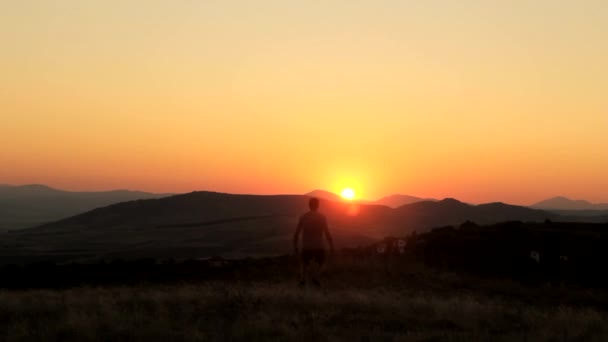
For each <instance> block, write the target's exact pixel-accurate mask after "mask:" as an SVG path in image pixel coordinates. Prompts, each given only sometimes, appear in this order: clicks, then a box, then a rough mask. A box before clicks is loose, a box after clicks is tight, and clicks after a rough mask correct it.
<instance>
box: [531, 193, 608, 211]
mask: <svg viewBox="0 0 608 342" xmlns="http://www.w3.org/2000/svg"><path fill="white" fill-rule="evenodd" d="M530 208H534V209H542V210H608V203H591V202H589V201H585V200H572V199H569V198H566V197H562V196H558V197H553V198H549V199H546V200H544V201H540V202H538V203H536V204H533V205H531V206H530Z"/></svg>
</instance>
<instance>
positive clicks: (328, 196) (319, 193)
mask: <svg viewBox="0 0 608 342" xmlns="http://www.w3.org/2000/svg"><path fill="white" fill-rule="evenodd" d="M305 196H308V197H316V198H319V199H324V200H328V201H334V202H341V201H344V199H343V198H342V196H340V195H337V194H334V193H333V192H329V191H325V190H313V191H311V192H309V193H307V194H305Z"/></svg>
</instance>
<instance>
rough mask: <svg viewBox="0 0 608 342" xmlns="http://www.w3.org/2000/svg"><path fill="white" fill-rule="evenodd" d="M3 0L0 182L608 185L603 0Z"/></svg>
mask: <svg viewBox="0 0 608 342" xmlns="http://www.w3.org/2000/svg"><path fill="white" fill-rule="evenodd" d="M501 3H502V4H499V5H498V4H496V2H488V1H483V0H466V1H447V0H446V1H438V0H430V1H422V2H420V1H359V2H353V1H311V2H296V1H293V2H291V1H264V2H262V3H260V2H257V1H180V2H169V1H121V2H111V1H110V2H105V1H97V2H81V1H61V2H50V1H13V2H11V1H9V2H2V3H0V46H2V53H1V54H0V74H1V75H2V77H0V183H9V184H24V183H44V184H49V185H52V186H55V187H58V188H64V189H71V190H85V189H86V190H101V189H114V188H130V189H141V190H147V191H158V192H160V191H162V192H169V191H170V192H185V191H191V190H195V189H200V190H203V189H205V190H217V191H226V192H237V193H263V194H268V193H303V192H307V191H309V190H312V189H315V188H325V189H328V190H332V191H336V192H339V191H340V190H341V189H342V188H343V187H346V186H350V187H353V188H354V189H355V190H356V191H357V192H358V195H359V196H362V197H367V198H377V197H380V196H383V195H385V194H391V193H406V194H411V195H416V196H425V197H426V196H428V197H436V198H443V197H456V198H459V199H461V200H465V201H470V202H474V203H479V202H488V201H505V202H509V203H519V204H529V203H532V202H535V201H538V200H541V199H544V198H546V197H550V196H555V195H565V196H569V197H573V198H585V199H588V200H591V201H597V202H599V201H604V202H608V191H606V189H608V177H606V175H607V174H608V134H606V133H605V132H607V131H608V97H607V96H606V89H608V62H606V61H607V60H608V44H606V37H608V20H606V18H608V2H605V1H599V0H598V1H593V0H591V1H550V0H540V1H518V0H514V1H508V2H507V1H505V2H501Z"/></svg>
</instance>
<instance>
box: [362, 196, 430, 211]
mask: <svg viewBox="0 0 608 342" xmlns="http://www.w3.org/2000/svg"><path fill="white" fill-rule="evenodd" d="M426 201H437V200H436V199H432V198H421V197H416V196H410V195H401V194H395V195H390V196H385V197H382V198H381V199H379V200H377V201H375V202H373V203H374V204H377V205H385V206H387V207H391V208H397V207H401V206H403V205H406V204H412V203H417V202H426Z"/></svg>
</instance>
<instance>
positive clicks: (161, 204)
mask: <svg viewBox="0 0 608 342" xmlns="http://www.w3.org/2000/svg"><path fill="white" fill-rule="evenodd" d="M308 199H309V196H306V195H274V196H261V195H236V194H224V193H215V192H204V191H200V192H192V193H188V194H183V195H176V196H171V197H165V198H160V199H149V200H136V201H129V202H124V203H118V204H113V205H110V206H106V207H102V208H97V209H94V210H91V211H89V212H86V213H83V214H80V215H76V216H73V217H70V218H67V219H63V220H60V221H57V222H53V223H49V224H45V225H42V226H39V227H34V228H30V229H24V230H19V231H12V232H10V233H5V234H2V235H1V236H0V241H2V242H3V243H2V245H0V263H2V262H3V263H6V262H20V261H22V260H23V258H26V259H27V258H29V259H28V260H31V258H34V259H35V258H41V259H45V258H53V259H57V260H74V259H77V260H78V259H79V260H85V259H87V258H93V257H99V256H104V257H107V258H112V257H122V258H130V257H155V258H158V257H174V258H177V257H180V258H187V257H209V256H213V255H222V256H229V257H237V256H238V257H246V256H264V255H277V254H287V253H289V252H291V248H292V247H291V246H292V245H291V241H292V237H293V233H294V229H295V226H296V223H297V219H298V217H299V215H301V214H302V213H304V212H305V211H306V210H307V208H308ZM321 205H322V206H321V210H322V212H324V213H325V214H326V216H327V217H328V221H329V223H330V227H331V230H332V234H333V235H334V240H335V242H336V245H337V247H338V248H341V247H354V246H360V245H367V244H369V243H370V242H373V241H376V240H378V239H382V238H384V237H386V236H404V235H407V234H409V233H411V232H412V231H414V230H417V231H418V232H423V231H428V230H429V229H431V228H434V227H438V226H445V225H458V224H461V223H463V222H465V221H467V220H470V221H474V222H477V223H479V224H490V223H497V222H503V221H509V220H521V221H544V220H545V219H551V220H556V219H558V218H559V216H558V215H556V214H553V213H548V212H544V211H541V210H535V209H530V208H526V207H519V206H512V205H507V204H503V203H490V204H483V205H477V206H474V205H469V204H466V203H462V202H460V201H457V200H455V199H444V200H441V201H423V202H417V203H413V204H409V205H404V206H401V207H399V208H389V207H386V206H381V205H369V204H359V203H350V202H345V201H339V202H336V201H329V200H326V201H324V202H322V204H321Z"/></svg>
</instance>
